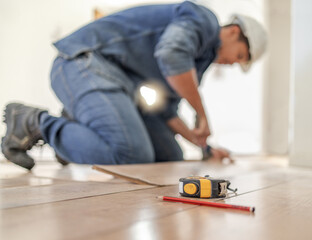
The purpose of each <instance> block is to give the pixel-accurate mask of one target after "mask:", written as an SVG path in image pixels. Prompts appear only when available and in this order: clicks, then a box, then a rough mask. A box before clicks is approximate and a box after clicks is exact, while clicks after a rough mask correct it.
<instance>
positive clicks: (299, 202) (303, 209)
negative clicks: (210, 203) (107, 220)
mask: <svg viewBox="0 0 312 240" xmlns="http://www.w3.org/2000/svg"><path fill="white" fill-rule="evenodd" d="M311 180H312V179H311V178H309V179H292V180H290V181H288V182H285V183H284V184H281V185H275V186H272V187H269V188H266V189H262V190H259V191H255V192H251V193H248V194H244V195H241V196H237V197H234V198H231V199H226V200H225V201H224V202H226V203H231V204H238V205H247V206H248V205H249V206H256V212H255V214H249V213H245V212H240V211H237V210H225V209H217V208H209V207H203V206H198V207H194V208H190V209H187V210H184V211H180V212H177V213H176V214H171V215H168V216H165V217H161V218H157V219H146V220H144V221H137V222H135V223H133V224H132V225H131V226H129V227H127V228H120V230H119V231H116V232H114V233H111V234H107V235H105V239H106V240H114V239H136V240H139V239H142V240H143V239H180V240H188V239H212V240H213V239H218V240H219V239H253V240H263V239H266V240H280V239H283V240H288V239H289V240H292V239H311V236H312V228H311V226H312V218H311V216H312V198H311V196H312V194H311V193H312V185H311V184H310V183H311ZM163 204H164V205H165V206H166V207H168V206H172V207H176V205H183V204H182V203H170V202H168V203H163ZM184 205H185V204H184ZM182 229H183V230H182ZM101 236H103V235H102V234H100V233H97V234H94V235H93V236H92V237H89V239H101Z"/></svg>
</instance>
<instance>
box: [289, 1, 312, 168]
mask: <svg viewBox="0 0 312 240" xmlns="http://www.w3.org/2000/svg"><path fill="white" fill-rule="evenodd" d="M311 9H312V1H310V0H293V1H292V19H291V20H292V33H291V36H292V38H291V40H292V43H291V47H292V62H291V70H292V76H291V77H292V79H291V125H290V126H291V128H290V130H291V131H290V133H291V134H290V140H291V141H290V144H291V149H290V150H291V151H290V163H291V164H292V165H298V166H309V167H312V148H311V146H312V108H311V103H312V94H311V89H312V81H311V78H312V68H311V63H312V46H311V43H312V28H311V26H310V25H311V24H310V23H311V21H312V16H311Z"/></svg>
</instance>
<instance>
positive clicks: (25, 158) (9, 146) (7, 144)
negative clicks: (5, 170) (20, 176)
mask: <svg viewBox="0 0 312 240" xmlns="http://www.w3.org/2000/svg"><path fill="white" fill-rule="evenodd" d="M43 112H47V111H46V110H42V109H39V108H34V107H28V106H25V105H23V104H20V103H10V104H8V105H7V106H6V109H5V110H4V122H5V123H6V125H7V131H6V134H5V136H4V137H3V138H2V142H1V149H2V152H3V154H4V156H5V157H6V158H7V159H8V160H9V161H11V162H13V163H15V164H17V165H19V166H21V167H24V168H26V169H28V170H30V169H32V167H33V166H34V165H35V162H34V160H33V159H32V158H31V157H30V156H29V155H28V154H27V153H26V151H27V150H30V149H31V148H32V147H33V146H34V145H35V144H36V143H37V142H38V140H39V139H42V136H41V133H40V129H39V115H40V114H41V113H43Z"/></svg>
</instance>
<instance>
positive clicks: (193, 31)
mask: <svg viewBox="0 0 312 240" xmlns="http://www.w3.org/2000/svg"><path fill="white" fill-rule="evenodd" d="M200 42H201V40H200V32H199V29H198V26H197V25H196V24H195V23H194V22H192V21H191V20H184V21H176V22H173V23H171V24H170V25H169V26H168V27H167V28H166V30H165V32H164V33H163V34H162V36H161V38H160V40H159V42H158V43H157V45H156V47H155V53H154V56H155V57H156V59H157V62H158V66H159V68H160V70H161V72H162V74H163V75H164V76H172V75H177V74H181V73H184V72H187V71H189V70H191V69H192V68H193V67H194V66H195V63H194V59H195V57H196V55H197V54H198V49H199V48H200Z"/></svg>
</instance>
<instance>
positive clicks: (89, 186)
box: [0, 179, 152, 209]
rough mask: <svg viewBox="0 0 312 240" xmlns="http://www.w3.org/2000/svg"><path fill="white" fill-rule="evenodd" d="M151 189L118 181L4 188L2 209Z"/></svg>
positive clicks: (0, 202)
mask: <svg viewBox="0 0 312 240" xmlns="http://www.w3.org/2000/svg"><path fill="white" fill-rule="evenodd" d="M151 187H152V186H148V185H137V184H131V183H128V182H125V181H121V180H119V179H116V180H112V181H110V182H103V183H101V182H74V181H66V182H62V183H60V184H54V185H42V186H36V187H29V186H27V187H16V188H4V189H0V196H1V201H0V209H6V208H16V207H23V206H31V205H36V204H43V203H49V202H56V201H64V200H71V199H79V198H85V197H90V196H98V195H104V194H111V193H117V192H123V191H132V190H137V189H145V188H151Z"/></svg>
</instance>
